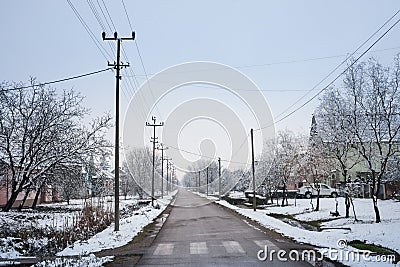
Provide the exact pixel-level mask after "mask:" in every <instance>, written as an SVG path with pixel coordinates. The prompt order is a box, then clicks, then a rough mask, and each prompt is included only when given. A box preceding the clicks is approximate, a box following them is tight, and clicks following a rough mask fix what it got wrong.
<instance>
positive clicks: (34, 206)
mask: <svg viewBox="0 0 400 267" xmlns="http://www.w3.org/2000/svg"><path fill="white" fill-rule="evenodd" d="M43 186H44V184H42V185H41V186H40V187H39V189H38V190H37V191H36V194H35V199H34V200H33V203H32V209H33V210H34V209H36V205H37V202H38V199H39V196H40V193H41V192H42V188H43Z"/></svg>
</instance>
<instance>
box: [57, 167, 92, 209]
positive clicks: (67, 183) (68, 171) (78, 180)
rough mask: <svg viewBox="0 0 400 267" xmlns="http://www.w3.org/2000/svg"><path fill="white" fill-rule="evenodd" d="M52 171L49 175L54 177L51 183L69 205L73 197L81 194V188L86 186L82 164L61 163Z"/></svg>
mask: <svg viewBox="0 0 400 267" xmlns="http://www.w3.org/2000/svg"><path fill="white" fill-rule="evenodd" d="M50 171H51V173H49V175H52V176H53V177H54V178H53V181H52V184H51V185H52V186H54V187H55V188H56V190H57V191H58V192H59V193H60V194H61V197H62V198H63V199H64V200H65V201H67V204H68V205H69V202H70V200H71V199H73V198H77V197H80V196H81V193H82V191H81V190H82V188H84V187H85V179H84V176H83V174H82V165H81V164H59V165H57V166H55V167H54V168H52V170H50Z"/></svg>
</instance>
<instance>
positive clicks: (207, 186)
mask: <svg viewBox="0 0 400 267" xmlns="http://www.w3.org/2000/svg"><path fill="white" fill-rule="evenodd" d="M206 182H207V189H206V192H207V196H208V167H207V181H206Z"/></svg>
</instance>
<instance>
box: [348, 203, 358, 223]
mask: <svg viewBox="0 0 400 267" xmlns="http://www.w3.org/2000/svg"><path fill="white" fill-rule="evenodd" d="M349 199H350V203H351V206H352V207H353V215H354V220H355V221H356V222H357V221H358V219H357V215H356V209H355V208H354V203H353V198H352V197H349Z"/></svg>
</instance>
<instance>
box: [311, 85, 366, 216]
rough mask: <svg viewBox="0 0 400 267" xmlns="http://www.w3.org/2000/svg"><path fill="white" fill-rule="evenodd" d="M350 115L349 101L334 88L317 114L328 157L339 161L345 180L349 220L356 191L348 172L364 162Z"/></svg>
mask: <svg viewBox="0 0 400 267" xmlns="http://www.w3.org/2000/svg"><path fill="white" fill-rule="evenodd" d="M349 115H350V107H349V102H348V100H347V99H346V98H345V97H343V96H342V95H341V93H340V91H339V90H337V89H334V88H330V89H329V90H328V91H327V92H326V93H325V94H324V95H323V96H322V98H321V103H320V105H319V106H318V108H317V110H316V114H315V118H316V124H317V127H318V129H319V133H318V134H319V135H320V136H321V142H322V143H323V145H324V146H325V148H327V152H328V155H327V156H328V157H331V158H333V159H334V160H335V163H336V166H337V169H338V170H340V173H341V175H342V176H343V178H344V191H345V214H346V218H349V213H350V212H349V211H350V204H351V203H353V201H352V190H351V188H350V187H349V186H348V184H347V180H348V173H349V171H350V170H351V169H353V168H354V167H355V166H356V165H357V164H359V163H360V161H361V158H360V155H359V153H358V152H357V151H355V150H354V148H353V147H354V141H355V140H354V134H353V130H352V120H351V116H349ZM353 211H354V207H353ZM354 217H356V215H355V213H354Z"/></svg>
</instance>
